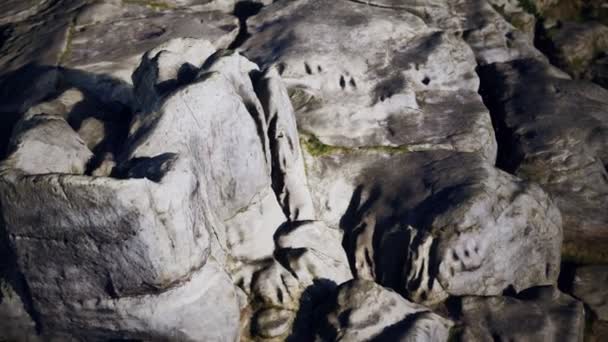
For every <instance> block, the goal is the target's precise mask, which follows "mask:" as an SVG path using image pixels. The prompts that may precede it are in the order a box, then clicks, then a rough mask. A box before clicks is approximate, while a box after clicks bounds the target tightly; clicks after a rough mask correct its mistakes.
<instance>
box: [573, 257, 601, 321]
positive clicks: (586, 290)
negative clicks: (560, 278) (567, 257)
mask: <svg viewBox="0 0 608 342" xmlns="http://www.w3.org/2000/svg"><path fill="white" fill-rule="evenodd" d="M606 284H608V266H600V265H595V266H585V267H578V268H577V269H576V272H575V273H574V281H573V283H572V285H571V286H572V294H573V295H574V296H575V297H576V298H579V299H580V300H581V301H583V302H584V303H585V304H587V305H588V306H589V307H590V308H591V310H592V311H593V313H594V314H595V316H596V317H597V318H598V319H599V320H602V321H608V288H606Z"/></svg>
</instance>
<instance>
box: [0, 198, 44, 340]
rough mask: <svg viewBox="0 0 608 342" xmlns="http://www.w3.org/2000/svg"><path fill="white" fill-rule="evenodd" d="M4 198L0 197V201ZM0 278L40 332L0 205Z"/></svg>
mask: <svg viewBox="0 0 608 342" xmlns="http://www.w3.org/2000/svg"><path fill="white" fill-rule="evenodd" d="M2 200H4V199H2V198H0V201H2ZM0 279H4V280H5V281H6V282H7V283H8V284H10V286H11V287H12V288H13V290H14V291H15V293H17V295H18V296H19V298H20V299H21V302H22V303H23V307H24V308H25V311H26V312H27V313H28V315H29V316H30V317H31V319H32V321H33V322H34V324H35V325H36V333H37V334H40V333H41V331H42V330H43V327H42V322H41V320H40V315H39V314H38V312H37V311H36V308H35V306H34V302H33V300H32V295H31V293H30V288H29V286H28V284H27V282H26V280H25V277H24V276H23V274H22V273H21V272H20V271H19V266H18V265H17V256H16V255H15V252H14V250H13V246H12V244H11V242H10V239H9V236H8V233H7V231H6V226H5V222H4V215H3V214H2V207H1V206H0ZM0 303H2V295H1V294H0Z"/></svg>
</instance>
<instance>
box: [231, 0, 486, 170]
mask: <svg viewBox="0 0 608 342" xmlns="http://www.w3.org/2000/svg"><path fill="white" fill-rule="evenodd" d="M327 22H331V23H332V25H327V24H326V23H327ZM311 27H314V28H315V29H313V30H311V29H310V28H311ZM248 29H249V33H250V34H251V35H252V36H251V38H249V39H248V40H247V41H246V42H245V44H244V45H243V46H242V47H241V48H240V50H241V51H242V52H243V54H244V55H246V56H247V57H249V58H250V59H252V60H253V61H255V62H257V63H258V64H260V65H261V66H267V65H273V64H274V65H276V66H277V69H278V71H279V73H280V74H281V76H282V78H283V79H284V80H285V82H286V84H287V86H288V88H289V91H290V95H291V100H292V102H293V103H294V107H295V109H296V112H297V119H298V126H299V128H300V130H301V131H303V132H307V133H309V134H312V135H314V136H316V138H317V139H318V140H319V141H321V142H322V143H324V144H328V145H336V146H344V147H362V146H387V147H395V148H401V149H409V150H427V149H447V150H457V151H467V152H479V153H480V154H482V155H483V156H485V157H486V158H487V159H488V160H493V159H494V157H495V152H496V145H495V140H494V134H493V130H492V125H491V121H490V119H489V116H488V113H487V111H486V109H485V108H484V107H483V105H482V103H481V100H480V98H479V96H478V94H477V88H478V86H479V82H478V79H477V77H476V75H475V66H476V64H475V58H474V56H473V52H472V51H471V49H470V48H469V47H468V46H467V44H466V43H465V42H464V41H463V40H462V39H461V38H460V37H459V36H455V35H454V34H451V33H448V32H443V31H441V30H437V29H436V28H434V27H430V26H427V25H426V24H425V21H424V20H423V18H421V17H420V16H417V15H414V14H412V13H410V11H406V10H395V9H391V8H382V7H379V6H369V5H367V4H365V3H358V2H355V1H319V0H299V1H292V2H276V3H274V4H272V5H270V6H268V7H265V8H264V9H263V10H262V12H261V13H260V14H259V15H256V16H255V17H253V18H250V19H249V20H248ZM362 46H364V47H365V48H361V47H362Z"/></svg>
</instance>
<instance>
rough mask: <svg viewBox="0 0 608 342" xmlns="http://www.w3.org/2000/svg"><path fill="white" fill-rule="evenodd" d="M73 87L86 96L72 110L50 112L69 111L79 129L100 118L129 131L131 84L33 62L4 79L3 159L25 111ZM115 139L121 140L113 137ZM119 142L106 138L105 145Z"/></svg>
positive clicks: (0, 85)
mask: <svg viewBox="0 0 608 342" xmlns="http://www.w3.org/2000/svg"><path fill="white" fill-rule="evenodd" d="M69 89H77V90H79V91H80V92H81V93H82V94H83V97H84V98H83V99H82V100H81V101H80V102H79V103H77V104H76V105H75V106H74V107H73V109H72V110H71V112H70V113H48V114H65V115H66V120H67V121H68V123H70V124H71V125H72V127H73V128H74V130H78V129H79V128H80V125H81V124H82V122H83V121H84V120H85V119H87V118H96V119H98V120H100V121H103V122H115V123H117V124H118V125H119V126H122V127H123V129H122V131H121V134H122V135H125V134H126V132H127V131H126V128H127V125H128V123H129V122H130V120H131V106H132V98H133V94H132V87H131V86H130V85H129V84H127V83H125V82H123V81H121V80H118V79H115V78H113V77H111V76H108V75H100V74H93V73H89V72H85V71H81V70H75V69H69V68H63V67H55V66H47V65H36V64H29V65H26V66H24V67H22V68H20V69H18V70H15V71H12V72H10V73H8V74H6V75H4V76H3V77H2V78H1V79H0V160H1V159H4V158H6V156H7V154H8V153H9V151H7V148H8V145H9V140H10V137H11V133H12V131H13V128H14V126H15V124H16V123H17V121H19V119H20V118H21V117H22V116H23V114H25V113H26V112H27V111H28V110H29V109H30V108H32V107H34V106H36V105H38V104H40V103H43V102H48V101H52V100H54V99H57V98H58V97H59V96H61V95H62V94H63V93H64V92H65V91H66V90H69ZM116 131H120V130H119V129H117V130H116ZM106 140H107V139H106ZM112 140H120V139H119V138H117V137H116V136H112ZM116 144H120V141H114V142H112V143H110V141H105V142H103V143H102V144H101V145H102V146H104V147H105V148H108V146H112V147H114V146H115V145H116ZM93 152H98V153H100V152H101V151H93Z"/></svg>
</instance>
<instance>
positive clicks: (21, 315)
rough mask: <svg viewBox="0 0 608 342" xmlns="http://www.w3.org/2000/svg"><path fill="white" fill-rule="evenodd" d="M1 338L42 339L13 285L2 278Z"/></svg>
mask: <svg viewBox="0 0 608 342" xmlns="http://www.w3.org/2000/svg"><path fill="white" fill-rule="evenodd" d="M0 339H2V340H5V341H24V342H37V341H41V339H40V337H39V336H38V334H37V333H36V325H35V324H34V321H33V320H32V318H31V317H30V315H29V313H28V312H27V311H26V310H25V306H24V305H23V301H22V300H21V298H20V297H19V295H18V294H17V292H15V290H14V289H13V287H12V286H11V285H10V284H9V283H8V282H6V280H5V279H2V278H0Z"/></svg>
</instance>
